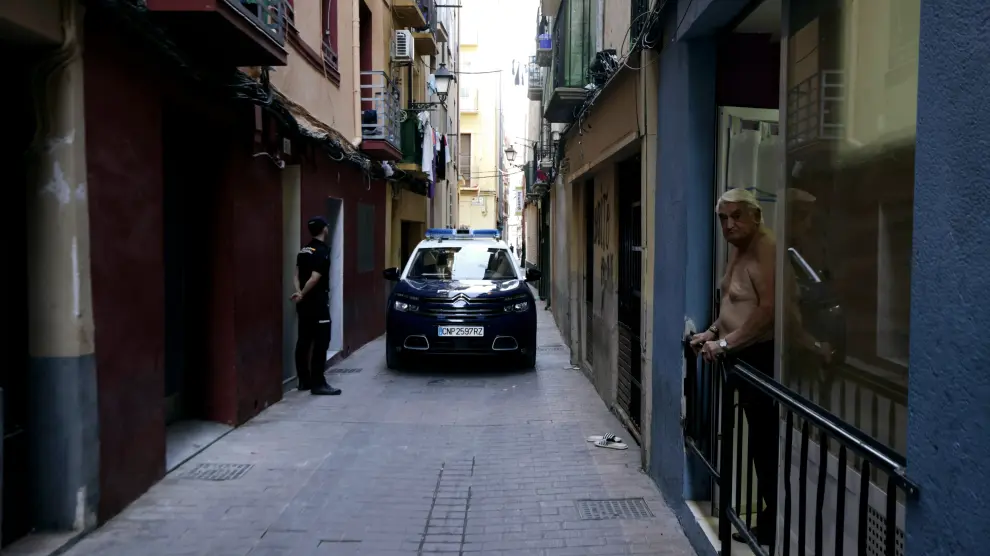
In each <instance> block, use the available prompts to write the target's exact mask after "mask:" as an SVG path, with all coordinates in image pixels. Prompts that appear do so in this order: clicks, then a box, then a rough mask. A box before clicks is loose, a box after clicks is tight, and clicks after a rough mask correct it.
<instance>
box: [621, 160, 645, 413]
mask: <svg viewBox="0 0 990 556" xmlns="http://www.w3.org/2000/svg"><path fill="white" fill-rule="evenodd" d="M640 163H641V160H640V156H639V155H636V156H634V157H632V158H630V159H628V160H625V161H623V162H621V163H620V164H619V167H618V177H619V179H618V180H616V184H617V185H616V187H617V188H618V194H619V195H618V197H619V198H618V208H619V253H618V255H619V257H618V271H619V283H618V286H619V287H618V302H619V311H618V328H619V346H618V347H619V349H618V352H617V359H618V360H617V365H616V367H617V368H618V388H617V391H616V401H617V402H618V404H619V407H621V408H622V410H623V411H625V412H626V415H627V416H628V417H629V419H630V421H632V423H631V424H632V426H633V428H635V429H636V430H637V431H639V430H641V428H640V427H641V426H642V394H643V386H642V363H643V360H642V347H641V346H642V344H641V342H640V316H641V309H642V295H641V291H642V280H643V258H642V252H643V247H642V235H643V234H642V227H641V226H642V222H643V212H642V210H643V207H642V202H641V201H642V191H641V183H640V182H641V170H640Z"/></svg>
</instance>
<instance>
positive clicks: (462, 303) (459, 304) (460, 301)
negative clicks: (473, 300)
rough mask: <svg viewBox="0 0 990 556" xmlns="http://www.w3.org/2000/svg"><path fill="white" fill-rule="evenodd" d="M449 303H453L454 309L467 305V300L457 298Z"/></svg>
mask: <svg viewBox="0 0 990 556" xmlns="http://www.w3.org/2000/svg"><path fill="white" fill-rule="evenodd" d="M451 305H453V307H454V308H455V309H463V308H464V306H466V305H467V301H464V300H463V299H457V300H456V301H454V302H453V303H452V304H451Z"/></svg>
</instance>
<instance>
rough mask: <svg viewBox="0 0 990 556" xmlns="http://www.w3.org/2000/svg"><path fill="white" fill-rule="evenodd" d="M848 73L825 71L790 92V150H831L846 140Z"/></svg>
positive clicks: (788, 118)
mask: <svg viewBox="0 0 990 556" xmlns="http://www.w3.org/2000/svg"><path fill="white" fill-rule="evenodd" d="M845 99H846V85H845V73H844V72H843V71H838V70H831V71H822V72H819V73H816V74H815V75H812V76H811V77H809V78H807V79H805V80H804V81H802V82H800V83H798V84H797V85H795V86H794V87H791V89H790V90H789V91H787V151H788V152H793V151H795V150H799V149H806V148H811V149H817V148H828V146H829V145H834V142H835V141H841V140H842V139H844V138H845V124H844V123H843V113H844V109H845V107H844V104H845Z"/></svg>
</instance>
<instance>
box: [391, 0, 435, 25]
mask: <svg viewBox="0 0 990 556" xmlns="http://www.w3.org/2000/svg"><path fill="white" fill-rule="evenodd" d="M423 3H424V2H423V0H393V1H392V17H393V19H394V20H395V24H396V27H398V28H400V29H404V28H407V27H408V28H410V29H419V28H421V27H426V25H427V24H428V23H429V20H428V19H427V15H426V11H425V10H423V8H422V7H421V4H423Z"/></svg>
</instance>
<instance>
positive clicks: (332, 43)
mask: <svg viewBox="0 0 990 556" xmlns="http://www.w3.org/2000/svg"><path fill="white" fill-rule="evenodd" d="M322 2H323V4H322V6H323V8H322V10H321V14H322V16H323V59H324V60H325V61H326V62H327V63H329V64H330V67H332V68H334V69H336V68H337V35H338V34H339V32H338V30H337V0H322Z"/></svg>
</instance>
